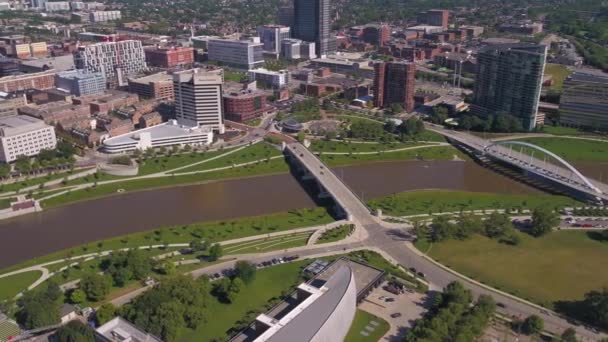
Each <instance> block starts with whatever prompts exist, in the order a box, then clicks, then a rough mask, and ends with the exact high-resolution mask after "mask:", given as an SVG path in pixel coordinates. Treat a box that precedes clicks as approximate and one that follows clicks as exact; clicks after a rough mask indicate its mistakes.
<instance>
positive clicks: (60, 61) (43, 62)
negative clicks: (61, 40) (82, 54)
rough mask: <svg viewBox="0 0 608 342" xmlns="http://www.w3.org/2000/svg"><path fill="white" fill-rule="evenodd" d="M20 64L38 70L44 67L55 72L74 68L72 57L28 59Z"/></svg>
mask: <svg viewBox="0 0 608 342" xmlns="http://www.w3.org/2000/svg"><path fill="white" fill-rule="evenodd" d="M21 64H22V65H26V66H29V67H33V68H40V69H42V68H44V67H45V66H46V67H47V68H49V69H54V70H56V71H66V70H72V69H74V68H75V67H74V57H73V56H72V55H65V56H57V57H45V58H36V59H28V60H24V61H22V62H21Z"/></svg>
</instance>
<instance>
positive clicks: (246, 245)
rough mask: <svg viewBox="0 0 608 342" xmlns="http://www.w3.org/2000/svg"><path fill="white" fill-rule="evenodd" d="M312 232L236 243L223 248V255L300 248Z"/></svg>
mask: <svg viewBox="0 0 608 342" xmlns="http://www.w3.org/2000/svg"><path fill="white" fill-rule="evenodd" d="M311 234H312V232H302V233H294V234H289V235H282V236H274V237H270V238H266V239H260V240H254V241H248V242H242V243H236V244H232V245H228V246H224V248H223V250H224V254H226V255H228V254H245V253H265V252H270V251H276V250H279V249H286V248H292V247H300V246H304V245H306V242H307V241H308V238H309V237H310V235H311Z"/></svg>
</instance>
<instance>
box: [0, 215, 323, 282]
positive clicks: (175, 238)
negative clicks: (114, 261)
mask: <svg viewBox="0 0 608 342" xmlns="http://www.w3.org/2000/svg"><path fill="white" fill-rule="evenodd" d="M333 221H334V219H333V218H332V217H331V216H330V215H329V214H328V213H327V210H326V209H324V208H314V209H300V210H292V211H289V212H281V213H276V214H270V215H264V216H255V217H248V218H242V219H236V220H226V221H215V222H201V223H193V224H188V225H183V226H174V227H167V228H158V229H154V230H150V231H147V232H141V233H135V234H129V235H124V236H120V237H116V238H113V239H108V240H103V241H95V242H91V243H89V244H85V245H82V246H78V247H74V248H71V249H67V250H63V251H59V252H55V253H52V254H49V255H46V256H43V257H39V258H34V259H31V260H28V261H26V262H23V263H20V264H18V265H14V266H11V267H10V268H7V269H4V270H2V271H1V272H0V274H2V273H6V272H9V271H12V270H16V269H20V268H23V267H28V266H32V265H37V264H40V263H44V262H48V261H53V260H56V259H61V258H65V257H66V256H68V255H71V256H76V255H80V254H87V253H92V252H98V251H104V250H114V249H119V248H126V247H135V246H149V245H160V244H165V243H189V242H190V241H192V240H194V239H205V240H209V241H212V242H216V241H223V240H230V239H237V238H242V237H246V236H253V235H261V234H267V233H274V232H279V231H284V230H290V229H295V228H301V227H309V226H316V225H321V224H327V223H330V222H333ZM85 266H86V265H85ZM57 268H58V267H57Z"/></svg>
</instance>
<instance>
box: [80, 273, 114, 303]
mask: <svg viewBox="0 0 608 342" xmlns="http://www.w3.org/2000/svg"><path fill="white" fill-rule="evenodd" d="M110 283H111V280H110V278H109V277H107V276H104V275H101V274H97V273H90V274H86V275H84V276H83V277H82V279H80V288H81V289H82V291H84V293H85V294H86V295H87V299H88V300H90V301H93V302H98V301H100V300H102V299H104V298H105V297H106V295H107V294H108V293H109V292H110Z"/></svg>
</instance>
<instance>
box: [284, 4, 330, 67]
mask: <svg viewBox="0 0 608 342" xmlns="http://www.w3.org/2000/svg"><path fill="white" fill-rule="evenodd" d="M293 8H294V24H293V30H292V31H293V32H292V33H293V36H294V37H295V38H298V39H301V40H304V41H308V42H315V45H316V48H317V55H318V56H325V55H328V54H331V53H334V52H335V51H336V39H335V37H332V36H331V20H330V18H331V6H330V0H294V7H293Z"/></svg>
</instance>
